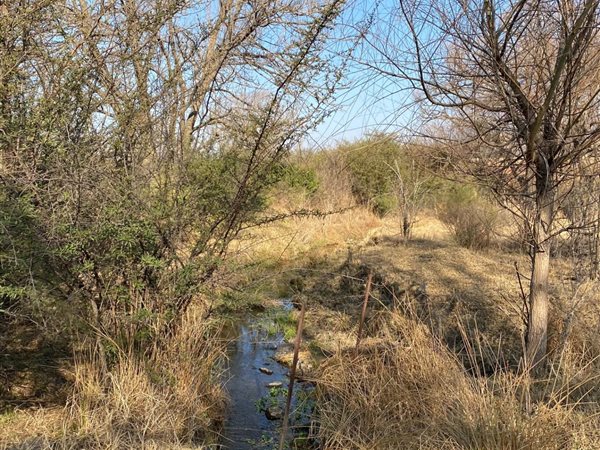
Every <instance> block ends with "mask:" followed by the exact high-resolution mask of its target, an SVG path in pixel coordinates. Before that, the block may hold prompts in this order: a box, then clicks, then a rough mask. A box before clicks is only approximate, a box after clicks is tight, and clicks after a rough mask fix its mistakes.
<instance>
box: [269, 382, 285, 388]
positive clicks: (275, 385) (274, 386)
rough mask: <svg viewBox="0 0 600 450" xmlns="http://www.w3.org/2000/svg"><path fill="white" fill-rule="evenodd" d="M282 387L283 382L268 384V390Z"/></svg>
mask: <svg viewBox="0 0 600 450" xmlns="http://www.w3.org/2000/svg"><path fill="white" fill-rule="evenodd" d="M281 386H283V383H282V382H281V381H273V382H272V383H268V384H267V387H268V388H279V387H281Z"/></svg>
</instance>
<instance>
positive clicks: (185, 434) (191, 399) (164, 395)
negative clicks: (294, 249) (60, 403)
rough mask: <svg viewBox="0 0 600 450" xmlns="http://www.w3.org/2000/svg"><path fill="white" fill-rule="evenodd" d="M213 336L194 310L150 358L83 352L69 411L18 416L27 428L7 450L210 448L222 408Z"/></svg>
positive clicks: (15, 421) (12, 437) (10, 435)
mask: <svg viewBox="0 0 600 450" xmlns="http://www.w3.org/2000/svg"><path fill="white" fill-rule="evenodd" d="M211 337H214V330H211V328H210V327H209V325H208V324H207V323H206V322H204V321H203V320H202V314H201V312H200V311H194V312H190V313H189V314H188V316H187V317H186V318H185V319H184V321H183V323H182V325H181V327H180V329H179V332H178V334H177V336H176V338H175V339H173V340H169V342H168V343H167V344H166V345H165V346H164V347H163V348H161V349H160V350H157V351H155V352H153V355H152V356H151V357H149V358H148V357H146V358H142V357H139V356H133V355H132V354H130V353H127V352H125V351H123V350H122V349H118V348H116V349H115V350H116V352H115V353H114V357H112V358H110V357H107V356H106V355H104V356H102V355H101V354H100V353H99V352H98V351H96V350H87V351H82V352H81V353H79V354H78V356H77V358H76V361H75V366H74V388H73V393H72V395H71V396H70V399H69V402H68V405H67V407H66V408H64V409H57V410H54V411H52V412H51V411H48V410H40V412H39V413H38V414H35V413H31V412H23V413H20V414H15V415H14V417H12V418H11V419H10V421H11V422H12V423H10V422H9V423H8V425H11V426H12V427H16V426H19V427H25V428H24V430H23V432H21V433H15V432H12V431H9V432H7V433H6V435H5V436H4V443H5V445H7V446H8V448H14V449H23V450H25V449H29V448H32V449H33V448H36V449H43V448H55V449H76V448H77V449H81V448H85V449H140V448H173V449H175V448H188V446H190V445H192V444H193V445H194V446H197V445H200V444H203V443H207V442H208V443H210V442H211V440H214V439H215V434H214V433H215V430H216V429H217V425H218V422H219V421H220V420H221V417H222V413H223V408H224V402H225V397H224V393H223V391H222V389H221V386H220V378H219V375H220V374H219V373H218V372H217V370H216V368H217V366H218V365H217V361H218V358H220V357H221V356H222V353H221V352H222V348H221V347H220V344H219V343H218V342H219V341H218V340H216V339H211ZM88 348H95V346H92V347H88ZM51 413H52V414H51ZM50 419H52V420H50ZM9 444H10V445H9ZM0 445H2V444H0Z"/></svg>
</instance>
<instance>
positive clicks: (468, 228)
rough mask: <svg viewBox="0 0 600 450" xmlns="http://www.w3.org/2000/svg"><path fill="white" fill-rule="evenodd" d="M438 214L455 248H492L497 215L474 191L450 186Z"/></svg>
mask: <svg viewBox="0 0 600 450" xmlns="http://www.w3.org/2000/svg"><path fill="white" fill-rule="evenodd" d="M438 210H439V217H440V219H441V220H442V222H444V223H445V224H446V226H447V227H448V228H449V229H450V231H451V232H452V234H453V236H454V238H455V239H456V242H457V243H458V244H459V245H461V246H463V247H466V248H470V249H475V250H478V249H483V248H487V247H489V246H490V245H491V244H492V242H493V238H494V235H495V233H496V229H497V227H498V221H499V220H498V219H499V213H498V210H497V209H496V208H495V207H494V206H493V205H491V204H490V203H489V202H488V201H486V200H485V199H484V198H482V197H481V196H480V195H479V194H478V192H477V191H476V190H475V189H474V188H472V187H470V186H468V185H464V186H453V187H452V188H451V189H450V191H449V192H448V193H447V195H446V196H445V199H444V201H443V202H442V204H441V205H440V207H439V209H438Z"/></svg>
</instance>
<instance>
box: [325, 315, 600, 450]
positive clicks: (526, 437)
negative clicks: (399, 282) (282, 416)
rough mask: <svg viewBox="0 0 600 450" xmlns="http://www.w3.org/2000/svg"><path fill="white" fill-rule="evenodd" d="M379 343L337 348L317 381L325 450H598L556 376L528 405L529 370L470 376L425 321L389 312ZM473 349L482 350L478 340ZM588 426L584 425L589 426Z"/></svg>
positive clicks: (586, 418)
mask: <svg viewBox="0 0 600 450" xmlns="http://www.w3.org/2000/svg"><path fill="white" fill-rule="evenodd" d="M379 338H380V340H379V342H378V343H377V344H375V345H372V346H369V347H366V348H365V349H363V351H362V352H361V354H360V355H359V356H358V357H353V356H352V354H351V353H342V352H339V353H337V354H336V355H334V356H333V357H332V358H330V359H329V360H328V361H327V362H326V363H325V364H323V365H322V367H321V375H320V377H319V380H318V383H319V384H318V386H319V388H318V391H317V395H318V398H317V403H318V405H319V418H320V421H321V423H320V425H321V427H320V439H321V442H322V443H323V448H325V449H365V450H366V449H382V450H383V449H400V448H406V449H410V448H415V449H417V448H418V449H432V450H433V449H473V450H484V449H489V450H498V449H503V450H504V449H506V450H509V449H531V450H534V449H535V450H550V449H576V448H577V449H590V450H591V449H593V448H599V446H600V436H598V435H597V434H594V433H593V429H592V427H593V423H591V422H590V416H589V415H588V416H585V415H583V414H582V413H580V412H578V409H580V406H581V405H578V404H577V403H569V402H568V401H566V399H565V397H564V396H562V395H561V389H564V388H565V387H564V386H563V385H561V384H560V383H558V382H557V379H556V378H555V379H552V380H546V381H545V382H543V383H542V384H543V386H537V387H534V388H533V389H532V390H531V391H532V392H533V394H532V395H533V397H536V392H544V393H545V394H546V395H547V396H549V398H551V399H554V400H559V399H560V400H562V401H549V400H547V399H546V400H545V401H542V400H543V399H541V398H540V399H538V400H539V402H536V401H535V400H534V403H533V408H532V412H531V413H528V412H527V404H526V400H527V398H528V397H526V396H525V395H524V393H525V392H526V389H527V383H526V381H527V380H526V379H525V378H524V377H520V376H516V375H511V374H510V373H505V374H498V375H496V376H494V377H491V378H486V377H480V378H476V377H472V376H471V375H470V374H469V373H468V372H467V371H466V370H465V369H464V367H463V366H462V364H461V363H460V362H459V361H458V359H457V358H456V357H455V355H453V354H452V352H450V351H449V350H448V349H447V348H446V347H445V346H444V345H442V344H441V343H440V342H439V341H438V340H437V339H436V338H434V337H433V336H432V335H431V332H430V330H429V328H428V327H426V326H425V325H423V324H421V323H419V322H418V321H416V320H413V319H408V318H406V317H405V316H403V315H401V314H400V313H398V312H394V313H390V316H389V321H388V323H387V326H386V327H384V328H383V329H382V331H381V333H380V335H379ZM473 347H476V345H474V346H473ZM586 427H587V428H586Z"/></svg>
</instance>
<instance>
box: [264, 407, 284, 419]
mask: <svg viewBox="0 0 600 450" xmlns="http://www.w3.org/2000/svg"><path fill="white" fill-rule="evenodd" d="M265 416H267V419H269V420H279V419H281V418H282V417H283V410H282V409H281V408H280V407H279V406H271V407H269V408H267V409H266V410H265Z"/></svg>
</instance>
